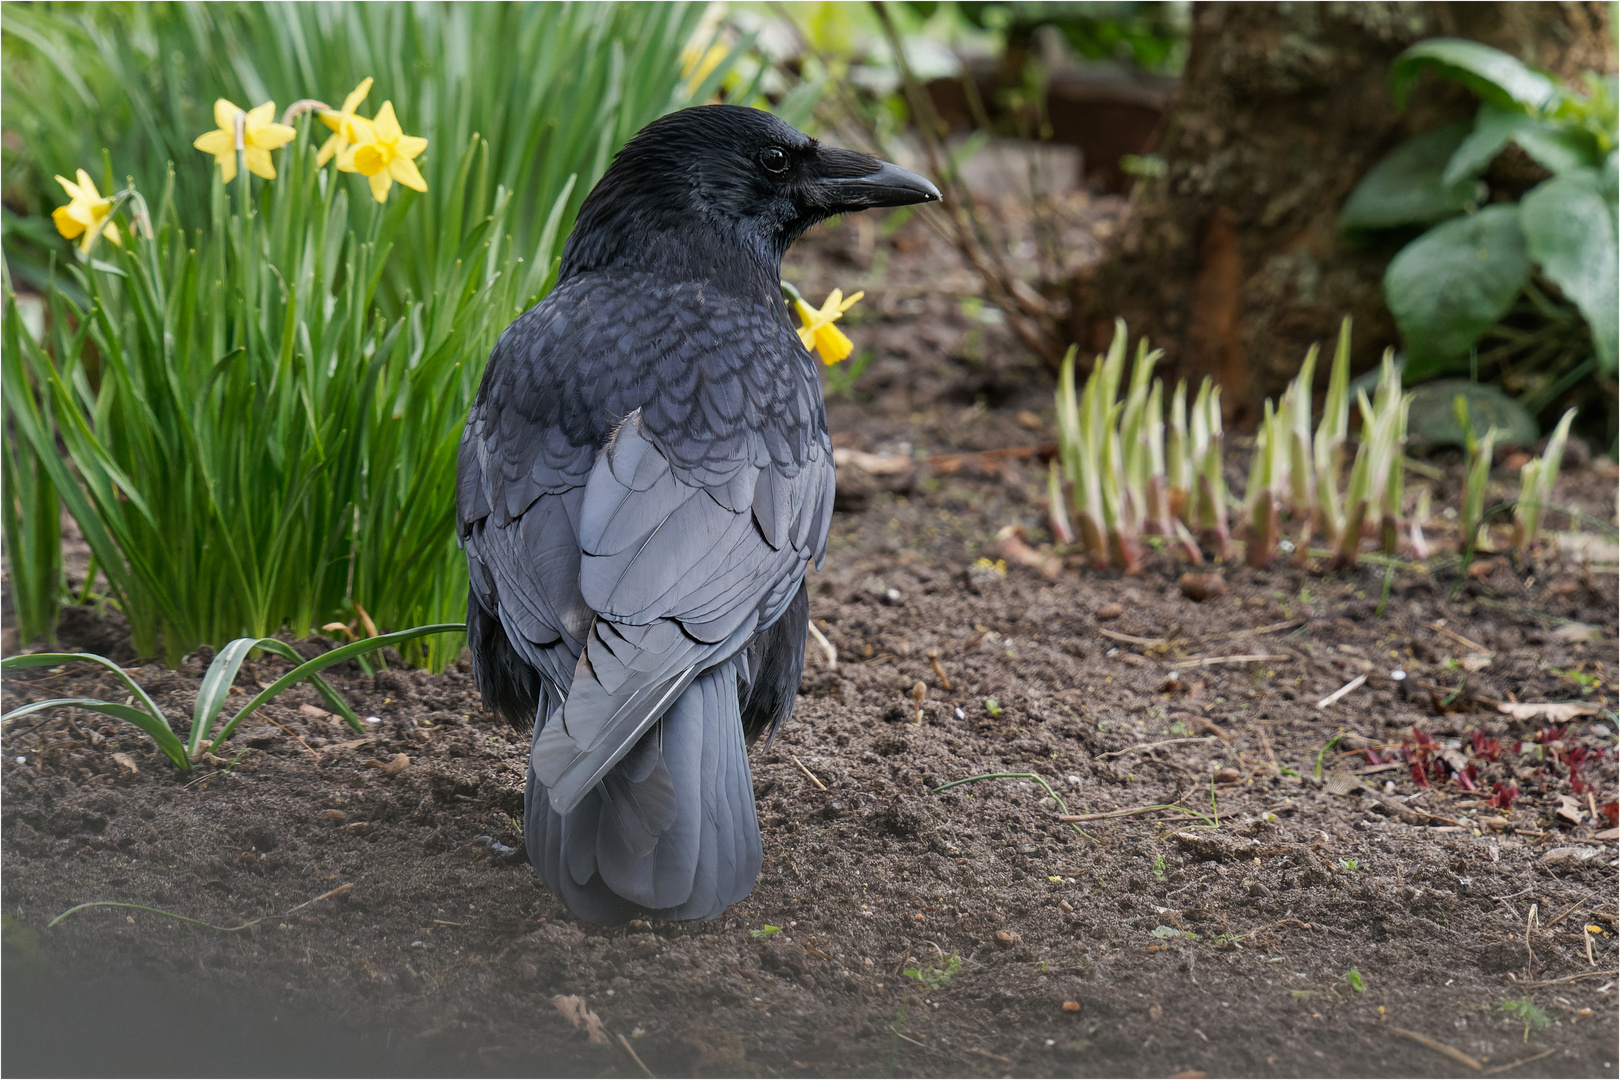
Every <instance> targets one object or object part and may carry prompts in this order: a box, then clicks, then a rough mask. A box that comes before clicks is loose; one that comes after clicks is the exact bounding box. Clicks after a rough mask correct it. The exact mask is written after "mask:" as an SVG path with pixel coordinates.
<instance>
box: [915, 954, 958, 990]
mask: <svg viewBox="0 0 1620 1080" xmlns="http://www.w3.org/2000/svg"><path fill="white" fill-rule="evenodd" d="M961 970H962V957H961V956H960V955H958V954H957V953H951V955H949V956H947V957H946V958H945V962H944V963H943V964H941V965H940V966H938V967H922V966H918V967H910V968H906V970H905V971H904V972H902V974H904V975H905V976H906V977H907V978H909V979H916V980H917V981H918V982H920V983H922V984H923V985H924V986H926V987H928V989H930V990H940V989H942V988H944V986H945V985H946V984H947V983H949V982H950V981H951V980H952V979H954V978H956V973H957V972H959V971H961Z"/></svg>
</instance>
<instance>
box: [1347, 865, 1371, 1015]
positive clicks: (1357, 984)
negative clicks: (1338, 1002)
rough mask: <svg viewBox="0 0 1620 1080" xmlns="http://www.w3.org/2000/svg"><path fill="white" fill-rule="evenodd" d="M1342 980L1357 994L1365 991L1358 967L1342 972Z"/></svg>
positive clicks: (1364, 984)
mask: <svg viewBox="0 0 1620 1080" xmlns="http://www.w3.org/2000/svg"><path fill="white" fill-rule="evenodd" d="M1351 869H1354V867H1351ZM1344 982H1345V985H1346V986H1348V987H1350V989H1351V990H1352V991H1354V992H1355V993H1357V994H1364V993H1366V992H1367V984H1366V983H1365V982H1364V981H1363V980H1362V978H1361V969H1359V968H1351V969H1350V970H1349V971H1346V972H1345V973H1344Z"/></svg>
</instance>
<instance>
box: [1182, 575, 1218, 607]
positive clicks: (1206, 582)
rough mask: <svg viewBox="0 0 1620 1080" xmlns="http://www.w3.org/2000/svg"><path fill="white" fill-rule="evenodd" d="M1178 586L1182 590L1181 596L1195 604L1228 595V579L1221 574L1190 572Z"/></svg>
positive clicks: (1183, 576)
mask: <svg viewBox="0 0 1620 1080" xmlns="http://www.w3.org/2000/svg"><path fill="white" fill-rule="evenodd" d="M1176 584H1177V585H1178V586H1180V588H1181V595H1182V596H1185V597H1186V598H1187V599H1189V600H1191V601H1192V602H1193V603H1195V604H1202V603H1203V602H1204V601H1206V600H1217V599H1219V598H1220V597H1223V596H1225V595H1226V579H1225V578H1223V577H1221V575H1219V574H1197V573H1194V572H1192V571H1191V570H1189V571H1187V572H1186V573H1185V574H1182V575H1181V579H1180V580H1179V581H1177V582H1176Z"/></svg>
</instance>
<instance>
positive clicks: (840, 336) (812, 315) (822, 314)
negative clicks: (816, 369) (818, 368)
mask: <svg viewBox="0 0 1620 1080" xmlns="http://www.w3.org/2000/svg"><path fill="white" fill-rule="evenodd" d="M865 295H866V293H865V292H858V293H856V294H855V295H853V296H851V297H850V298H849V299H848V300H845V299H844V291H843V290H842V289H834V290H833V291H832V292H830V293H828V294H827V302H826V303H825V304H822V305H821V310H819V311H818V310H816V309H815V308H813V307H811V306H810V305H809V304H807V303H805V302H804V300H803V299H800V298H795V299H794V301H793V306H794V308H795V309H796V310H797V311H798V313H799V340H800V341H802V342H804V347H805V348H806V349H814V350H815V351H816V352H818V353H820V354H821V362H822V363H824V364H826V365H827V366H829V367H831V366H832V365H833V364H836V363H838V361H840V360H842V359H844V358H845V357H846V356H848V355H849V354H850V353H852V352H854V351H855V343H854V342H852V341H850V340H849V338H848V337H847V336H845V334H844V332H843V331H842V330H840V329H838V327H836V326H834V325H833V323H835V322H837V321H838V319H839V318H840V317H841V316H842V315H843V314H844V312H846V311H848V310H849V309H850V308H852V307H854V306H855V304H856V303H857V302H858V301H859V300H860V298H861V297H863V296H865Z"/></svg>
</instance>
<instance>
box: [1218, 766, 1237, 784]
mask: <svg viewBox="0 0 1620 1080" xmlns="http://www.w3.org/2000/svg"><path fill="white" fill-rule="evenodd" d="M1241 779H1243V774H1242V773H1240V772H1238V771H1237V770H1236V769H1221V770H1219V771H1218V772H1216V774H1215V782H1216V783H1217V784H1235V783H1237V782H1238V781H1239V780H1241Z"/></svg>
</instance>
